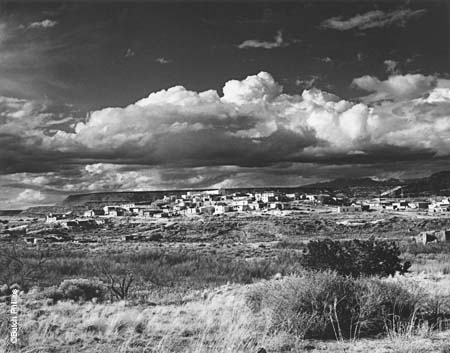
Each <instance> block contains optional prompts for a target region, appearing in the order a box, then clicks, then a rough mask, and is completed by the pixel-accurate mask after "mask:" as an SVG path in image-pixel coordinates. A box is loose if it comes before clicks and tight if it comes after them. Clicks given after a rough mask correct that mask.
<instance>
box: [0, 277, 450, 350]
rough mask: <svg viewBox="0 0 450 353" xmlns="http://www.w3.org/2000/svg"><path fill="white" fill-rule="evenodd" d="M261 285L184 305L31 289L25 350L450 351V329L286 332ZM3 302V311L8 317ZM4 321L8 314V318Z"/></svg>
mask: <svg viewBox="0 0 450 353" xmlns="http://www.w3.org/2000/svg"><path fill="white" fill-rule="evenodd" d="M387 281H395V282H401V284H402V285H404V286H410V287H411V288H414V287H415V286H420V287H422V288H425V289H426V290H428V291H431V292H435V291H440V293H442V294H444V295H447V296H449V295H450V277H449V276H445V275H439V276H436V277H431V276H429V275H426V274H422V275H418V276H409V277H407V278H393V279H387ZM254 286H255V285H250V286H242V285H227V286H222V287H219V288H217V289H214V290H209V291H207V292H204V293H200V292H198V293H197V294H195V296H194V297H192V298H190V300H191V301H188V302H186V303H184V304H181V305H158V306H148V305H131V304H130V303H126V302H116V303H101V304H94V303H91V302H87V303H84V304H78V303H73V302H60V303H57V304H56V305H50V306H48V305H46V304H45V303H43V302H38V301H36V300H35V298H34V296H35V293H33V292H31V293H29V294H27V295H24V297H23V302H22V304H21V307H22V308H23V310H22V311H21V316H20V324H19V325H20V328H21V329H20V333H19V335H20V337H21V338H20V342H21V348H20V349H18V350H17V351H19V352H21V353H51V352H55V353H64V352H73V353H82V352H84V353H87V352H89V353H107V352H108V353H110V352H123V353H125V352H127V353H144V352H155V353H156V352H158V353H169V352H170V353H172V352H180V353H181V352H183V353H188V352H189V353H240V352H242V353H254V352H257V350H258V348H259V347H265V348H266V350H267V352H269V353H270V352H303V351H308V350H309V351H311V352H319V351H320V352H349V353H356V352H376V353H388V352H389V353H394V352H395V353H407V352H408V353H422V352H423V353H425V352H439V353H441V352H442V353H444V352H445V353H446V351H445V349H446V347H448V346H446V345H447V342H449V340H450V332H449V331H442V332H440V331H431V330H429V329H428V327H426V326H421V327H419V328H418V329H416V330H414V331H412V330H407V329H405V330H403V331H402V330H397V331H395V334H391V335H388V336H387V337H385V338H380V339H361V340H352V341H347V340H344V341H339V342H337V341H318V340H306V341H305V340H301V339H300V338H299V337H298V336H295V335H292V334H289V333H287V332H285V331H275V332H269V327H270V322H269V321H268V317H264V316H261V315H255V314H253V313H252V312H251V311H250V310H249V309H248V308H247V306H246V304H245V299H244V298H245V293H247V291H248V290H249V289H250V288H252V287H254ZM6 310H7V307H6V305H4V304H0V317H1V318H2V320H3V318H4V317H6V316H7V313H6ZM0 322H1V321H0ZM6 330H7V325H4V322H3V325H0V337H1V338H0V351H2V352H3V351H5V352H8V351H11V352H14V351H16V350H11V349H10V348H11V347H10V348H8V347H7V344H6V338H7V332H6Z"/></svg>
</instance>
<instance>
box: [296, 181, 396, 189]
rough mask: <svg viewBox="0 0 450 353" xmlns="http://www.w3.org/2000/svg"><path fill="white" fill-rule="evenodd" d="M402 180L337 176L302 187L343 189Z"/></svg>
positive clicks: (394, 182)
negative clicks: (336, 177)
mask: <svg viewBox="0 0 450 353" xmlns="http://www.w3.org/2000/svg"><path fill="white" fill-rule="evenodd" d="M403 183H404V182H403V181H401V180H398V179H388V180H374V179H372V178H338V179H334V180H331V181H326V182H323V183H317V184H309V185H306V186H303V188H313V189H317V188H331V189H345V188H354V187H373V186H380V185H383V186H387V187H389V186H396V185H399V184H403Z"/></svg>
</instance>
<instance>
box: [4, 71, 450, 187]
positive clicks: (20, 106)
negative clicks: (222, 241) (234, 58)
mask: <svg viewBox="0 0 450 353" xmlns="http://www.w3.org/2000/svg"><path fill="white" fill-rule="evenodd" d="M354 85H355V86H356V87H358V88H360V89H364V90H365V91H367V92H368V93H369V97H370V99H369V98H367V99H362V100H360V101H350V100H346V99H342V98H340V97H338V96H336V95H334V94H331V93H328V92H325V91H322V90H319V89H317V88H313V87H311V88H309V89H305V90H304V91H303V92H302V93H301V94H287V93H284V92H283V87H282V86H281V85H280V84H279V83H277V81H276V80H275V79H274V78H273V77H272V75H270V74H269V73H267V72H260V73H259V74H257V75H251V76H248V77H246V78H243V79H241V80H230V81H228V82H226V83H225V84H224V87H223V88H222V93H219V92H218V91H216V90H207V91H203V92H195V91H191V90H188V89H186V88H185V87H183V86H175V87H171V88H169V89H166V90H161V91H157V92H153V93H151V94H149V95H148V96H147V97H145V98H143V99H140V100H138V101H137V102H135V103H132V104H130V105H128V106H125V107H110V108H105V109H100V110H96V111H93V112H91V113H90V114H89V115H88V116H87V117H86V119H84V120H83V121H78V122H77V121H76V120H71V119H69V120H67V121H66V120H65V119H67V116H64V115H62V116H61V115H60V114H58V115H57V116H55V115H54V114H50V113H48V112H47V111H46V109H45V107H43V106H42V105H39V104H37V103H36V102H31V101H27V100H17V99H12V98H5V97H3V98H1V99H0V140H1V142H2V154H1V155H0V162H1V163H0V167H1V171H2V173H4V174H9V175H12V174H11V173H16V174H14V175H20V177H18V179H20V180H22V183H25V184H26V185H25V186H26V188H29V189H33V188H35V187H36V188H38V187H39V188H42V187H44V188H45V187H47V188H50V189H51V190H57V191H58V192H75V191H77V190H87V191H96V190H105V189H108V188H109V189H108V190H113V189H121V190H123V189H133V190H135V189H139V188H141V189H149V188H150V189H151V188H155V187H158V188H164V187H166V188H170V187H171V185H172V187H175V186H177V187H182V186H183V184H184V185H189V186H205V185H216V184H219V183H222V182H224V183H228V184H229V183H232V181H233V180H235V181H236V180H240V183H241V184H240V185H242V184H243V183H245V181H246V180H251V179H250V178H252V177H253V178H254V179H255V182H256V179H257V178H256V176H257V175H260V176H259V178H260V179H259V180H260V181H259V182H260V183H263V182H270V181H273V182H275V181H277V180H278V181H279V180H281V177H280V178H278V177H275V176H273V174H274V172H273V170H272V169H271V168H273V166H279V165H280V163H281V164H282V163H288V164H301V165H304V164H307V163H313V164H330V163H332V164H335V163H341V164H342V163H349V164H351V163H358V164H359V165H361V164H374V163H378V162H381V161H383V162H386V160H389V161H393V162H394V161H395V162H401V161H410V160H411V159H414V160H422V161H423V160H424V159H427V160H430V159H433V158H441V157H447V156H449V155H450V81H449V80H447V79H441V78H438V77H434V76H423V75H394V76H391V77H389V78H388V79H387V80H384V81H382V80H380V79H378V78H376V77H372V76H363V77H360V78H357V79H355V81H354ZM57 119H59V120H57ZM56 121H59V122H60V124H55V122H56ZM268 169H270V170H271V172H270V173H269V172H268V171H267V170H268ZM194 170H195V172H194ZM297 171H298V169H297ZM52 173H53V174H52ZM261 173H264V174H265V175H266V177H263V176H262V174H261ZM268 175H272V176H271V177H269V176H268ZM292 175H293V176H292V179H290V177H289V178H287V179H286V180H290V182H291V181H292V180H294V175H295V174H294V173H293V174H292ZM297 175H298V174H297ZM277 178H278V179H277ZM14 183H17V181H16V182H13V181H11V184H14Z"/></svg>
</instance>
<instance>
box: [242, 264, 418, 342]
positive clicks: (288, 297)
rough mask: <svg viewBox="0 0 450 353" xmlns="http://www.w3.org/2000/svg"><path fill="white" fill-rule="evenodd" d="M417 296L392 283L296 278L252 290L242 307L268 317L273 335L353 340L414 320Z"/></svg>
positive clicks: (310, 275)
mask: <svg viewBox="0 0 450 353" xmlns="http://www.w3.org/2000/svg"><path fill="white" fill-rule="evenodd" d="M421 300H423V296H422V295H421V294H420V293H413V292H411V291H409V290H407V289H406V288H404V287H402V286H401V285H400V284H397V283H388V282H384V281H382V280H379V279H368V278H360V279H354V278H351V277H344V276H341V275H338V274H337V273H335V272H305V273H303V274H302V275H300V276H295V277H286V278H284V279H282V280H279V281H269V282H264V283H261V284H258V285H255V286H253V287H252V289H250V290H249V292H248V293H247V295H246V303H247V305H248V306H249V307H250V308H251V309H252V310H253V311H254V312H263V313H265V314H266V315H268V317H269V318H270V328H271V330H273V331H284V332H289V333H292V334H295V335H298V336H300V337H302V338H320V339H324V338H339V339H341V338H354V337H360V336H371V335H376V334H379V333H384V332H386V331H387V329H395V328H396V327H398V325H399V324H409V323H411V322H413V324H414V323H416V322H418V320H419V319H420V315H421V306H420V305H419V304H420V302H421Z"/></svg>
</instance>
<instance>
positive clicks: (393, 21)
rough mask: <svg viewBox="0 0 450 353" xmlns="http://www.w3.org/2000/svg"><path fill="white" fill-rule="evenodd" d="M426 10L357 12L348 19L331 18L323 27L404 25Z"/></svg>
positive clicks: (340, 17) (358, 27) (361, 28)
mask: <svg viewBox="0 0 450 353" xmlns="http://www.w3.org/2000/svg"><path fill="white" fill-rule="evenodd" d="M425 12H426V10H410V9H401V10H395V11H391V12H384V11H381V10H374V11H369V12H366V13H364V14H357V15H355V16H353V17H350V18H348V19H346V20H344V19H343V18H342V16H337V17H332V18H329V19H327V20H325V21H323V22H322V23H321V26H322V27H323V28H329V29H336V30H339V31H347V30H350V29H360V30H366V29H371V28H381V27H388V26H392V25H397V26H404V25H405V24H406V22H407V21H408V20H410V19H412V18H415V17H419V16H421V15H423V14H424V13H425Z"/></svg>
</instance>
